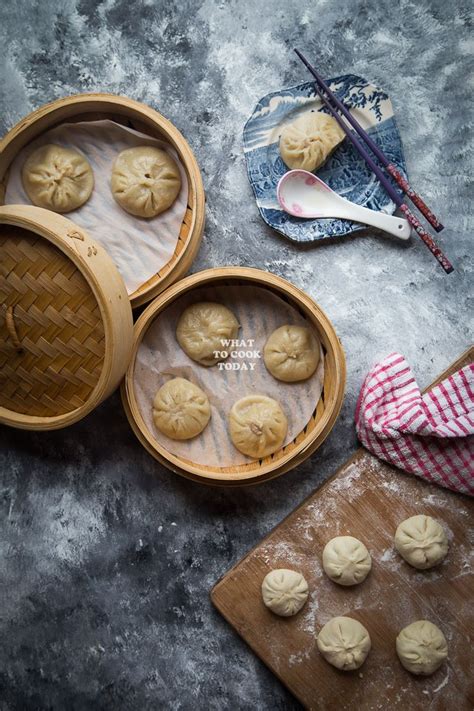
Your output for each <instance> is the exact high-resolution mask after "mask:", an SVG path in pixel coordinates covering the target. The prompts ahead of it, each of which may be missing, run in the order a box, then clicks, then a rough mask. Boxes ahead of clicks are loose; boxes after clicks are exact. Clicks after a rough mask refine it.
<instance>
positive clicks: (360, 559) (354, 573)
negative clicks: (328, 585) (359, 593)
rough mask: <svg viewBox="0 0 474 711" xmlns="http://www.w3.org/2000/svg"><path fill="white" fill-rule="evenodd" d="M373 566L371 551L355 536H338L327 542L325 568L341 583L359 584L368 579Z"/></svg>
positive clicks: (324, 558) (324, 556) (325, 570)
mask: <svg viewBox="0 0 474 711" xmlns="http://www.w3.org/2000/svg"><path fill="white" fill-rule="evenodd" d="M371 567H372V559H371V557H370V554H369V551H368V550H367V548H366V547H365V546H364V544H363V543H362V541H359V540H358V539H357V538H354V537H353V536H336V538H332V539H331V540H330V541H329V543H326V546H325V547H324V551H323V568H324V572H325V573H326V575H327V576H328V577H329V578H331V580H333V581H334V582H335V583H339V585H357V584H358V583H361V582H362V581H363V580H365V579H366V577H367V576H368V574H369V572H370V569H371Z"/></svg>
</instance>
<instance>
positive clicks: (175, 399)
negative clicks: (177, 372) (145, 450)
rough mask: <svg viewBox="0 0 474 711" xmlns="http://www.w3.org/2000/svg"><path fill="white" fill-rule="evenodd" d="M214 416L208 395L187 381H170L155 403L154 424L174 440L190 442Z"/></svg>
mask: <svg viewBox="0 0 474 711" xmlns="http://www.w3.org/2000/svg"><path fill="white" fill-rule="evenodd" d="M210 417H211V406H210V405H209V399H208V397H207V395H206V393H205V392H204V391H203V390H201V388H199V387H198V386H197V385H194V383H191V382H190V381H189V380H186V379H185V378H173V380H168V382H166V383H165V384H164V385H162V386H161V388H160V389H159V390H158V392H157V393H156V395H155V399H154V400H153V422H154V423H155V425H156V427H157V428H158V429H159V430H160V432H163V434H165V435H166V436H167V437H170V438H171V439H191V438H192V437H196V435H198V434H200V433H201V432H202V431H203V429H204V428H205V427H206V425H207V423H208V422H209V419H210Z"/></svg>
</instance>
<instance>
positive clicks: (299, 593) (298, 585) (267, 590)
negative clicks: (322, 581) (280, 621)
mask: <svg viewBox="0 0 474 711" xmlns="http://www.w3.org/2000/svg"><path fill="white" fill-rule="evenodd" d="M262 598H263V602H264V603H265V605H266V606H267V607H268V608H269V609H270V610H271V611H272V612H274V613H275V614H276V615H280V616H281V617H291V615H296V613H297V612H299V611H300V610H301V608H302V607H303V605H304V604H305V602H306V600H307V599H308V583H307V582H306V580H305V579H304V577H303V576H302V575H301V573H297V572H296V571H294V570H287V569H286V568H279V569H278V570H272V571H270V572H269V573H268V575H266V576H265V577H264V579H263V583H262Z"/></svg>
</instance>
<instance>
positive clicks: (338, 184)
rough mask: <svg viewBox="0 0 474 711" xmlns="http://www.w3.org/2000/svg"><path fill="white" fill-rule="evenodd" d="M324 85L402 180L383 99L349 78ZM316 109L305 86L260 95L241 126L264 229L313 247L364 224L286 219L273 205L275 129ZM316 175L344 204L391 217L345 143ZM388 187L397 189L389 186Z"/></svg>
mask: <svg viewBox="0 0 474 711" xmlns="http://www.w3.org/2000/svg"><path fill="white" fill-rule="evenodd" d="M327 83H328V84H329V87H330V89H331V90H332V91H333V92H334V93H335V94H336V95H337V96H338V97H339V99H341V101H343V102H344V103H345V104H346V106H347V107H349V108H350V110H351V113H352V114H353V115H354V117H355V118H356V119H357V120H358V122H359V123H360V124H361V126H362V128H364V129H365V130H366V131H367V132H368V133H369V134H370V136H371V137H372V138H373V139H374V140H375V141H376V143H378V145H379V146H380V148H381V149H382V150H383V152H384V153H385V155H386V156H387V158H388V159H389V161H391V162H392V163H394V164H395V165H396V166H397V168H398V169H399V171H400V172H401V173H402V175H403V176H405V177H406V168H405V160H404V157H403V148H402V143H401V139H400V135H399V133H398V129H397V125H396V123H395V119H394V116H393V109H392V104H391V101H390V99H389V97H388V96H387V94H386V93H385V92H383V91H382V90H381V89H378V88H377V87H376V86H373V85H372V84H369V83H368V82H367V81H366V80H365V79H362V78H361V77H358V76H355V75H354V74H346V75H345V76H341V77H337V78H335V79H330V80H329V81H328V82H327ZM321 110H325V109H322V105H321V101H320V99H319V97H318V96H317V94H316V92H315V89H314V85H313V83H312V82H306V83H305V84H299V85H298V86H294V87H291V88H290V89H283V90H282V91H277V92H273V93H272V94H267V95H266V96H264V97H263V99H260V101H259V102H258V104H257V106H256V107H255V109H254V111H253V113H252V115H251V116H250V118H249V120H248V121H247V123H246V124H245V126H244V132H243V142H244V153H245V158H246V161H247V172H248V176H249V180H250V184H251V186H252V188H253V191H254V193H255V198H256V201H257V206H258V209H259V211H260V214H261V215H262V217H263V219H264V220H265V222H266V223H267V225H269V226H270V227H273V228H274V229H275V230H277V231H278V232H280V233H281V234H283V235H285V236H286V237H288V238H289V239H291V240H293V241H295V242H313V241H314V240H319V239H324V238H326V237H340V236H342V235H348V234H351V233H352V232H357V231H358V230H363V229H366V227H365V226H364V225H361V224H359V223H357V222H351V221H349V220H340V219H314V220H306V219H301V218H298V217H292V216H291V215H288V214H287V213H286V212H284V211H283V210H281V208H280V206H279V204H278V201H277V195H276V187H277V184H278V181H279V180H280V178H281V176H282V175H284V173H286V172H287V171H288V168H287V166H286V165H285V164H284V163H283V161H282V159H281V157H280V151H279V148H278V142H279V137H280V133H281V129H282V127H283V126H284V125H285V124H287V123H290V122H292V121H294V120H295V118H296V117H297V116H299V115H300V114H301V113H303V112H305V111H321ZM317 175H318V177H319V178H321V180H324V182H325V183H327V184H328V185H329V187H330V188H332V189H333V190H334V191H335V192H337V193H339V195H342V196H343V197H345V198H346V199H347V200H351V201H352V202H355V203H357V204H359V205H363V206H364V207H368V208H369V209H371V210H378V211H381V212H386V213H388V214H393V213H394V212H395V204H394V203H393V202H392V201H391V200H390V199H389V197H388V196H387V194H386V193H385V191H384V189H383V188H382V186H381V185H380V183H379V182H378V180H377V179H376V177H375V176H374V175H373V173H372V172H371V171H370V169H369V168H368V167H367V166H366V164H365V162H364V160H363V159H362V158H361V157H360V156H359V154H358V153H357V151H356V150H355V148H354V147H353V146H352V144H351V143H350V142H349V141H348V140H347V139H345V140H344V141H343V142H342V143H341V145H340V146H338V148H337V149H336V150H335V151H334V153H333V154H332V155H331V156H330V158H329V159H328V160H327V161H326V163H325V164H324V165H323V166H322V167H321V168H320V169H319V170H318V171H317ZM394 187H395V189H397V190H399V188H398V186H397V185H396V184H395V183H394Z"/></svg>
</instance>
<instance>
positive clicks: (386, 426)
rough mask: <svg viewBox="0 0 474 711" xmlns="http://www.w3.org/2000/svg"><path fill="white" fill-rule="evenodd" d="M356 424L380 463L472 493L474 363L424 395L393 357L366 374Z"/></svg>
mask: <svg viewBox="0 0 474 711" xmlns="http://www.w3.org/2000/svg"><path fill="white" fill-rule="evenodd" d="M355 421H356V429H357V434H358V436H359V439H360V441H361V442H362V444H363V445H364V447H366V448H367V449H368V450H370V451H371V452H372V453H373V454H375V455H376V456H377V457H379V458H380V459H384V460H385V461H387V462H390V464H393V465H395V466H396V467H399V468H400V469H404V470H405V471H407V472H410V473H411V474H416V475H417V476H420V477H423V478H424V479H427V480H428V481H430V482H433V483H435V484H439V485H440V486H446V487H447V488H448V489H453V490H454V491H459V492H462V493H464V494H470V495H471V496H473V495H474V437H473V435H474V364H472V363H471V364H470V365H467V366H465V367H464V368H462V369H461V370H459V371H458V372H457V373H455V374H454V375H452V376H451V377H449V378H446V380H443V382H442V383H440V384H439V385H436V386H435V387H434V388H433V389H432V390H430V391H429V392H428V393H426V394H425V395H422V394H421V393H420V389H419V388H418V385H417V384H416V381H415V378H414V376H413V373H412V371H411V369H410V366H409V365H408V363H407V362H406V360H405V358H404V357H403V356H402V355H400V354H399V353H392V354H391V355H389V356H388V357H387V358H385V359H384V360H383V361H381V362H380V363H377V365H375V366H374V367H373V368H372V369H371V371H370V372H369V374H368V375H367V377H366V379H365V381H364V384H363V386H362V390H361V392H360V395H359V399H358V401H357V408H356V415H355Z"/></svg>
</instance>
